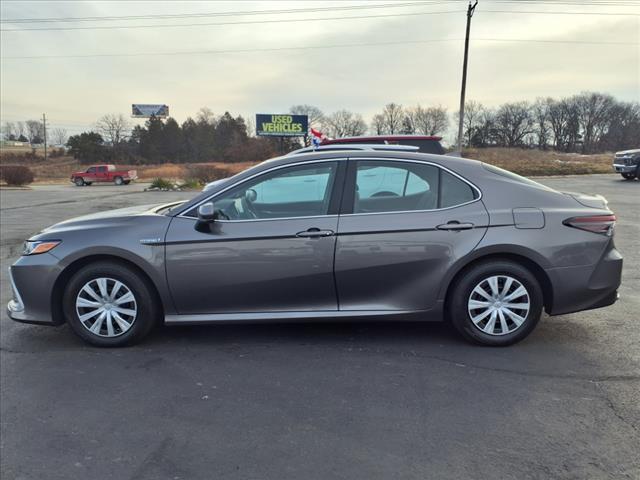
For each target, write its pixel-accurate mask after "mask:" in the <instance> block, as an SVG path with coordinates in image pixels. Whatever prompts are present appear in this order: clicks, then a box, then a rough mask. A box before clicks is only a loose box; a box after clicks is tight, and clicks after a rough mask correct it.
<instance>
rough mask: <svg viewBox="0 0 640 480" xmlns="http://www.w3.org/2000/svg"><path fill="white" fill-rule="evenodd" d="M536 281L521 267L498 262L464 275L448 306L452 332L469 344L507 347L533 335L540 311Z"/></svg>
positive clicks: (486, 263) (540, 301)
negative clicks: (454, 329)
mask: <svg viewBox="0 0 640 480" xmlns="http://www.w3.org/2000/svg"><path fill="white" fill-rule="evenodd" d="M543 303H544V302H543V296H542V290H541V288H540V285H539V283H538V281H537V280H536V277H535V276H534V275H533V274H532V273H531V272H530V271H529V270H527V269H526V268H524V267H523V266H522V265H520V264H518V263H515V262H511V261H507V260H498V261H491V262H484V263H479V264H477V265H475V266H473V267H471V268H470V269H469V270H467V271H465V272H464V274H463V276H462V277H461V278H460V279H459V280H458V281H457V282H456V284H455V285H454V286H453V292H452V295H451V297H450V301H449V304H448V307H449V312H448V313H449V317H450V319H451V322H452V323H453V325H454V326H455V328H456V329H457V330H458V331H459V332H460V333H461V334H462V335H463V336H464V337H465V338H467V339H468V340H471V341H473V342H476V343H480V344H483V345H492V346H506V345H511V344H513V343H516V342H519V341H520V340H522V339H523V338H525V337H526V336H527V335H529V334H530V333H531V331H533V329H534V328H535V326H536V325H537V324H538V321H539V320H540V316H541V315H542V308H543Z"/></svg>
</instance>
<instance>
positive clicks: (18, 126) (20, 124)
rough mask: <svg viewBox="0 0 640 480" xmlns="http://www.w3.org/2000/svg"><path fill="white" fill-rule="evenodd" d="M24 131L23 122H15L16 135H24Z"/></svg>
mask: <svg viewBox="0 0 640 480" xmlns="http://www.w3.org/2000/svg"><path fill="white" fill-rule="evenodd" d="M25 131H26V128H25V125H24V122H16V137H18V138H20V137H22V136H23V135H24V132H25Z"/></svg>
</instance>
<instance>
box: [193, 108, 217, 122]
mask: <svg viewBox="0 0 640 480" xmlns="http://www.w3.org/2000/svg"><path fill="white" fill-rule="evenodd" d="M196 119H197V120H198V123H207V124H209V125H215V123H216V116H215V115H214V114H213V111H212V110H211V109H210V108H209V107H202V108H201V109H200V110H198V113H197V115H196Z"/></svg>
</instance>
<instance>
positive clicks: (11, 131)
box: [3, 122, 18, 140]
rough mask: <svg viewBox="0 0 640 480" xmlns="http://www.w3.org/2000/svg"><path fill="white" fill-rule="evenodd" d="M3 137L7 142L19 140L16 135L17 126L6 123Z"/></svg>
mask: <svg viewBox="0 0 640 480" xmlns="http://www.w3.org/2000/svg"><path fill="white" fill-rule="evenodd" d="M3 135H4V138H5V140H15V139H16V138H18V136H17V135H16V124H15V123H13V122H5V124H4V129H3Z"/></svg>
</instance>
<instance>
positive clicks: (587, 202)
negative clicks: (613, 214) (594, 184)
mask: <svg viewBox="0 0 640 480" xmlns="http://www.w3.org/2000/svg"><path fill="white" fill-rule="evenodd" d="M562 193H564V194H565V195H568V196H569V197H571V198H573V199H574V200H575V201H576V202H578V203H579V204H580V205H583V206H585V207H589V208H599V209H603V210H608V209H609V206H608V205H609V202H608V201H607V199H606V198H604V197H603V196H602V195H598V194H595V195H588V194H586V193H577V192H562Z"/></svg>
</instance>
